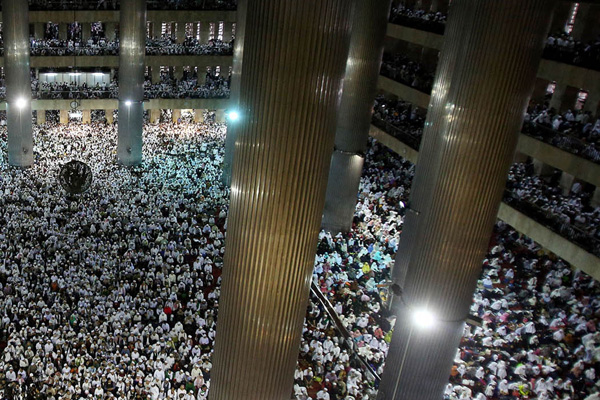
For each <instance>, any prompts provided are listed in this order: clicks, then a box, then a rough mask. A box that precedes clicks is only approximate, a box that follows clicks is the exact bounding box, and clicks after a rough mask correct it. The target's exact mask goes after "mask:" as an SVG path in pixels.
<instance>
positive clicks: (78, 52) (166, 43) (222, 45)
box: [2, 36, 233, 56]
mask: <svg viewBox="0 0 600 400" xmlns="http://www.w3.org/2000/svg"><path fill="white" fill-rule="evenodd" d="M2 51H3V50H2ZM30 51H31V55H32V56H118V55H119V40H118V39H116V40H107V39H106V38H105V37H95V38H93V37H90V38H89V39H88V40H85V41H84V40H72V39H71V40H60V39H34V38H31V40H30ZM232 54H233V44H232V43H226V42H223V41H222V40H211V41H209V42H208V43H200V42H199V41H198V40H197V39H193V38H191V37H186V39H185V42H184V43H177V42H176V41H175V40H174V39H173V38H171V37H167V36H165V37H161V38H157V39H151V38H148V39H146V55H153V56H154V55H196V56H201V55H216V56H226V55H232Z"/></svg>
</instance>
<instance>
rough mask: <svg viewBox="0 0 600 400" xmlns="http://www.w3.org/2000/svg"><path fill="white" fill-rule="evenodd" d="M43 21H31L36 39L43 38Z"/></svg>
mask: <svg viewBox="0 0 600 400" xmlns="http://www.w3.org/2000/svg"><path fill="white" fill-rule="evenodd" d="M45 32H46V31H45V29H44V23H43V22H34V23H33V36H34V37H35V38H36V39H43V38H44V34H45Z"/></svg>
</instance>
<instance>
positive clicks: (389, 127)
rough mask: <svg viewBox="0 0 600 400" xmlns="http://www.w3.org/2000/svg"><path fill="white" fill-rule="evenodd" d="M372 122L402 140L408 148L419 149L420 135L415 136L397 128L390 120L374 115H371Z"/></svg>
mask: <svg viewBox="0 0 600 400" xmlns="http://www.w3.org/2000/svg"><path fill="white" fill-rule="evenodd" d="M372 123H373V125H375V126H376V127H378V128H381V129H383V130H384V131H385V132H387V133H389V134H390V135H392V136H393V137H395V138H397V139H400V140H402V142H404V144H407V145H408V146H409V147H410V148H412V149H414V150H417V151H419V146H420V144H421V137H420V136H415V135H413V134H412V133H411V132H410V131H408V130H406V129H402V128H399V127H397V126H395V125H393V124H391V123H390V122H387V121H385V120H383V119H381V118H378V117H376V116H373V118H372Z"/></svg>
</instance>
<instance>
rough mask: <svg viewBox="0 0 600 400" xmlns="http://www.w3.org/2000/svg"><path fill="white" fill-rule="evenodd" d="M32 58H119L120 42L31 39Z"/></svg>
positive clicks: (103, 39)
mask: <svg viewBox="0 0 600 400" xmlns="http://www.w3.org/2000/svg"><path fill="white" fill-rule="evenodd" d="M30 52H31V53H30V54H31V55H32V56H118V55H119V40H118V39H117V40H107V39H106V38H104V37H99V38H90V39H89V40H87V41H83V40H61V39H35V38H31V39H30Z"/></svg>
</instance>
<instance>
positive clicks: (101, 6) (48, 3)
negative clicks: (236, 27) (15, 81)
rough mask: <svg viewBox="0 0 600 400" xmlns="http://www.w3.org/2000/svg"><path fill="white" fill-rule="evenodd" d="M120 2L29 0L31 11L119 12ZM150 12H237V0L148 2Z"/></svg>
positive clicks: (162, 0)
mask: <svg viewBox="0 0 600 400" xmlns="http://www.w3.org/2000/svg"><path fill="white" fill-rule="evenodd" d="M120 3H121V2H120V1H119V0H29V9H30V10H36V11H42V10H118V9H119V7H120ZM147 7H148V9H149V10H235V9H236V8H237V0H148V1H147Z"/></svg>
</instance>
